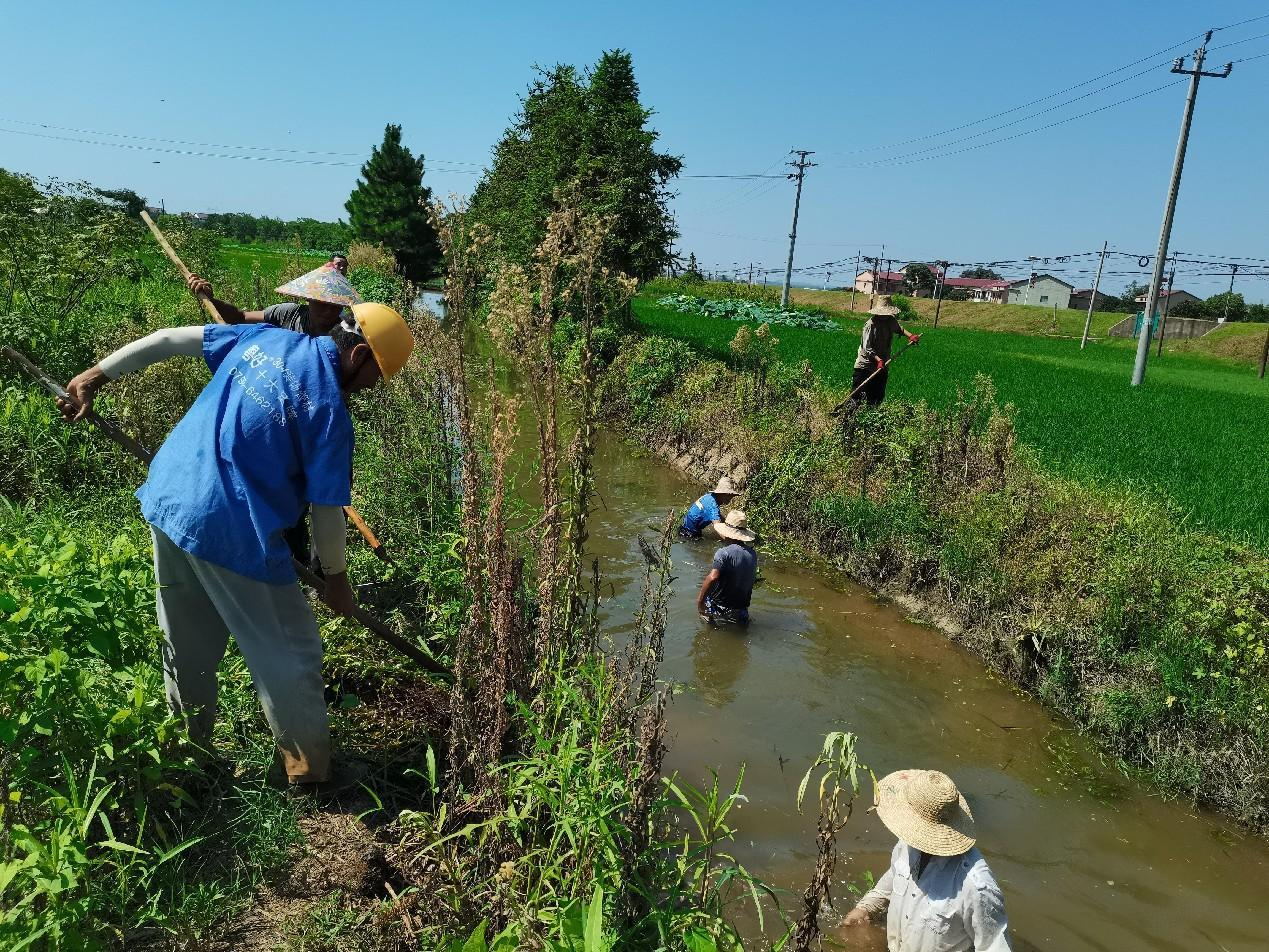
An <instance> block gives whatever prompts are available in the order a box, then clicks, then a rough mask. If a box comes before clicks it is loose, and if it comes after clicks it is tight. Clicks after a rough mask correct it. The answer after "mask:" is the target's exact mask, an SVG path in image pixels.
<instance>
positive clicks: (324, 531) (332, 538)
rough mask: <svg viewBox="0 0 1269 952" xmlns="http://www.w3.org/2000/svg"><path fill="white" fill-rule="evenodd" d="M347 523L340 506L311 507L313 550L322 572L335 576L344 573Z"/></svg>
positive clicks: (346, 561) (345, 566) (345, 567)
mask: <svg viewBox="0 0 1269 952" xmlns="http://www.w3.org/2000/svg"><path fill="white" fill-rule="evenodd" d="M347 542H348V523H347V520H346V519H345V518H344V510H343V507H342V506H314V507H313V548H314V549H316V550H317V557H318V558H319V559H320V560H321V562H322V571H324V572H325V573H326V574H327V575H337V574H339V573H340V572H343V571H346V570H347V568H348V560H347V557H346V553H345V546H346V544H347Z"/></svg>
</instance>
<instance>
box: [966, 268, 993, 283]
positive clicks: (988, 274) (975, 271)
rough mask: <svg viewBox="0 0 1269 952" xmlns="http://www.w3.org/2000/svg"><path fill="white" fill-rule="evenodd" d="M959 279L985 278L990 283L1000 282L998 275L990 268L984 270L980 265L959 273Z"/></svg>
mask: <svg viewBox="0 0 1269 952" xmlns="http://www.w3.org/2000/svg"><path fill="white" fill-rule="evenodd" d="M961 277H962V278H986V279H988V280H991V281H999V280H1001V278H1000V275H999V274H998V273H996V272H995V271H993V270H991V268H985V267H983V266H982V265H978V266H976V267H973V268H966V269H965V270H964V271H962V272H961Z"/></svg>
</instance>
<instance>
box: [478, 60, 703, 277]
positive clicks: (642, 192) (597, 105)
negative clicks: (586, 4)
mask: <svg viewBox="0 0 1269 952" xmlns="http://www.w3.org/2000/svg"><path fill="white" fill-rule="evenodd" d="M651 115H652V112H651V110H648V109H646V108H644V106H643V105H642V104H641V103H640V102H639V85H638V83H637V82H636V81H635V77H634V67H633V65H632V62H631V58H630V54H629V53H626V52H624V51H622V50H614V51H611V52H607V53H604V54H603V56H602V57H601V58H600V60H599V62H598V63H597V64H596V65H595V67H594V68H593V69H592V70H589V71H587V72H586V73H585V74H579V73H578V72H577V70H576V69H574V68H573V67H572V66H566V65H558V66H555V67H554V68H553V69H550V70H539V71H538V75H537V77H536V78H535V79H534V80H533V82H532V83H531V84H530V86H529V90H528V92H527V93H526V94H525V96H524V99H523V100H522V104H521V109H520V112H519V114H518V115H517V116H516V117H515V119H514V120H513V121H512V124H511V125H510V126H509V127H508V128H507V130H506V132H505V133H504V134H503V137H502V140H501V141H500V142H499V143H498V145H497V146H496V147H495V148H494V161H493V165H492V166H491V168H490V169H489V171H488V172H487V173H486V175H485V177H484V178H483V179H482V180H481V182H480V184H479V185H478V186H477V187H476V191H475V193H474V194H473V196H472V203H471V216H472V218H473V219H474V220H475V221H478V222H481V223H483V224H484V225H485V226H486V227H487V228H488V229H489V232H490V234H491V235H492V236H493V244H492V248H491V254H492V256H493V257H495V258H500V259H502V260H505V261H509V262H514V263H518V264H521V265H527V264H529V262H530V261H531V260H532V255H533V249H534V248H536V247H537V246H538V244H539V242H540V241H541V240H542V237H543V235H544V233H545V228H546V219H547V216H548V215H549V214H550V212H551V211H552V209H554V207H555V204H556V197H557V195H559V194H560V193H562V192H563V191H564V190H570V189H575V190H576V192H577V195H578V201H579V204H580V207H581V210H582V211H583V212H584V213H587V214H598V215H602V216H606V217H609V218H610V219H611V220H612V228H611V230H610V233H609V236H608V239H607V246H606V248H605V258H606V259H607V263H608V265H609V266H610V267H613V268H616V269H618V270H620V271H624V272H625V273H627V274H630V275H633V276H635V277H638V278H651V277H654V276H656V275H657V274H659V273H660V272H661V271H662V270H663V269H664V268H665V266H666V265H667V264H668V263H669V261H670V257H671V255H670V246H671V244H672V243H673V241H674V239H675V238H676V237H677V236H678V231H677V229H676V228H675V227H674V218H673V215H672V214H671V212H670V209H669V199H670V193H669V190H668V188H667V184H668V183H669V181H670V180H671V179H672V178H674V176H676V175H678V173H679V170H680V169H681V168H682V161H681V160H680V159H679V158H678V157H677V156H672V155H667V154H664V153H660V152H657V151H656V148H655V146H656V141H657V137H658V134H657V133H656V132H655V131H654V130H652V129H649V128H648V127H647V121H648V119H649V118H650V117H651Z"/></svg>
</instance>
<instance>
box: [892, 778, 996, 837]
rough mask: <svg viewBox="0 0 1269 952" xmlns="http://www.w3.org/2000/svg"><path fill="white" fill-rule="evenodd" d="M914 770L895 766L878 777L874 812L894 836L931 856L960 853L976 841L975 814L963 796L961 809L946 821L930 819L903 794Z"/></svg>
mask: <svg viewBox="0 0 1269 952" xmlns="http://www.w3.org/2000/svg"><path fill="white" fill-rule="evenodd" d="M912 773H913V771H910V770H896V771H895V772H894V773H892V774H887V775H886V776H884V777H882V778H881V779H880V780H878V781H877V816H879V817H881V822H882V823H884V824H885V825H886V828H887V829H888V830H890V832H891V833H893V834H894V835H895V836H897V837H898V838H899V839H901V840H903V842H905V843H907V844H908V845H909V846H911V847H914V848H915V849H918V850H920V851H921V852H922V853H929V854H930V855H931V856H959V855H960V854H961V853H964V852H965V851H966V850H967V849H969V848H970V847H972V846H973V845H974V843H976V842H977V838H976V837H975V835H974V814H972V813H971V812H970V811H969V804H968V803H966V802H965V797H964V796H961V798H960V809H959V810H958V811H957V812H956V815H955V816H953V817H951V818H950V819H949V820H948V821H947V822H944V823H939V822H937V821H934V820H929V819H927V818H925V817H923V816H921V815H920V814H919V813H917V812H916V811H915V810H913V809H912V807H911V806H910V805H909V804H908V798H907V797H906V796H905V795H904V791H905V788H906V787H907V785H908V780H909V778H910V776H911V774H912Z"/></svg>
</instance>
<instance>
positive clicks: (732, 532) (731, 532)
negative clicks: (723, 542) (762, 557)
mask: <svg viewBox="0 0 1269 952" xmlns="http://www.w3.org/2000/svg"><path fill="white" fill-rule="evenodd" d="M714 531H715V532H717V533H718V535H719V537H720V538H723V539H730V540H732V541H733V542H753V541H754V540H755V539H757V538H758V533H756V532H750V531H749V530H748V529H737V528H736V527H735V526H729V525H727V523H725V522H715V523H714Z"/></svg>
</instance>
